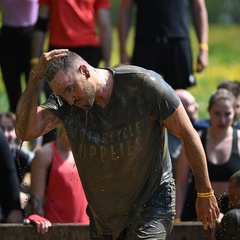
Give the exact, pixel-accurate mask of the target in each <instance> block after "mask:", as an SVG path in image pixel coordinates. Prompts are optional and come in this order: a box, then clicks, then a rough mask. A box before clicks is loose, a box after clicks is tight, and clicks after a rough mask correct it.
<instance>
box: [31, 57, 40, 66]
mask: <svg viewBox="0 0 240 240" xmlns="http://www.w3.org/2000/svg"><path fill="white" fill-rule="evenodd" d="M38 60H39V58H37V57H34V58H31V59H30V64H32V65H33V64H37V63H38Z"/></svg>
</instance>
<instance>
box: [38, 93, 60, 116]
mask: <svg viewBox="0 0 240 240" xmlns="http://www.w3.org/2000/svg"><path fill="white" fill-rule="evenodd" d="M62 106H63V99H62V98H60V97H58V96H57V95H56V94H55V93H54V92H53V93H52V94H51V95H50V96H49V98H48V99H47V101H46V102H44V103H43V104H41V105H40V107H43V108H45V109H47V110H49V111H51V112H52V113H53V114H55V115H56V116H58V117H59V109H60V108H61V107H62Z"/></svg>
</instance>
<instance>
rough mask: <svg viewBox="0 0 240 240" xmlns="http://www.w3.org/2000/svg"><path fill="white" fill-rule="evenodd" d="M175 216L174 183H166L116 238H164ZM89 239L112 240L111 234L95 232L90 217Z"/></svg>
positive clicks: (118, 239)
mask: <svg viewBox="0 0 240 240" xmlns="http://www.w3.org/2000/svg"><path fill="white" fill-rule="evenodd" d="M174 217H175V184H174V182H170V183H166V186H165V188H161V190H160V191H156V192H155V193H154V195H153V196H152V197H151V198H150V199H149V201H148V202H147V203H145V204H144V205H143V206H142V207H141V208H140V209H139V210H138V211H137V212H136V213H135V214H134V216H133V217H132V218H131V219H132V220H131V222H130V224H129V225H128V226H127V227H126V228H125V229H124V230H123V231H122V232H121V233H120V235H119V236H118V237H117V240H137V239H141V240H142V239H148V240H164V239H166V237H167V236H168V235H169V233H170V232H171V230H172V226H173V219H174ZM90 239H91V240H114V238H113V236H112V235H105V234H100V235H98V234H97V230H96V228H95V225H94V222H93V219H91V217H90Z"/></svg>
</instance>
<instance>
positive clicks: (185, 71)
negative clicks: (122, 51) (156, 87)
mask: <svg viewBox="0 0 240 240" xmlns="http://www.w3.org/2000/svg"><path fill="white" fill-rule="evenodd" d="M132 64H133V65H137V66H140V67H144V68H147V69H150V70H153V71H155V72H157V73H159V74H161V75H162V76H163V78H164V80H165V81H166V82H167V83H168V84H169V85H170V86H171V87H172V88H173V89H178V88H183V89H186V88H188V87H190V86H193V85H195V84H196V80H195V77H194V75H193V67H192V52H191V45H190V40H189V39H188V38H166V37H157V38H156V39H154V40H149V39H147V40H146V39H145V40H138V41H136V43H135V46H134V52H133V58H132Z"/></svg>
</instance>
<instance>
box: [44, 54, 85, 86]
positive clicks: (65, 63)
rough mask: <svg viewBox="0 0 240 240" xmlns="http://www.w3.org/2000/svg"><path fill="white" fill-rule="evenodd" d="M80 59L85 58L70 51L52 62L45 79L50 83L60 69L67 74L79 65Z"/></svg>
mask: <svg viewBox="0 0 240 240" xmlns="http://www.w3.org/2000/svg"><path fill="white" fill-rule="evenodd" d="M80 61H84V60H83V59H82V58H81V57H80V56H79V55H78V54H76V53H74V52H71V51H68V52H67V56H64V57H61V58H57V59H55V60H53V61H52V62H51V63H50V65H49V67H48V69H47V71H46V74H45V76H44V79H45V80H46V81H47V82H48V83H50V82H51V81H52V80H53V79H54V77H55V76H56V75H57V73H58V72H59V71H60V70H62V71H64V73H66V74H67V73H68V72H69V71H70V70H74V68H76V67H79V65H78V63H79V62H80Z"/></svg>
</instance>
